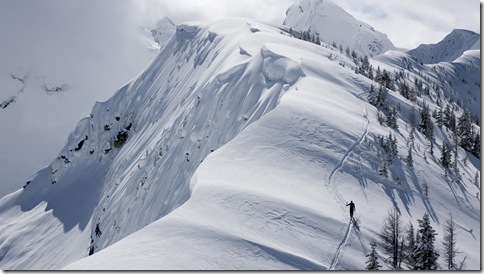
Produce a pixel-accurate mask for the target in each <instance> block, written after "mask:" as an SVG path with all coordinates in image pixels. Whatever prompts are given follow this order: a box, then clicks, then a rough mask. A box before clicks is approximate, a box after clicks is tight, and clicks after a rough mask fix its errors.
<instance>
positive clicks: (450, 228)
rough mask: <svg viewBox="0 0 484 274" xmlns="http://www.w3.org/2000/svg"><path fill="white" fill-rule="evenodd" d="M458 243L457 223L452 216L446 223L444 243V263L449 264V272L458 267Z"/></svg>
mask: <svg viewBox="0 0 484 274" xmlns="http://www.w3.org/2000/svg"><path fill="white" fill-rule="evenodd" d="M456 243H457V239H456V234H455V223H454V219H453V218H452V214H451V215H450V217H449V219H447V220H446V221H445V226H444V240H443V242H442V246H443V255H444V261H445V263H446V264H447V269H448V270H455V267H456V265H455V257H456V256H457V253H459V251H457V248H456V246H455V245H456Z"/></svg>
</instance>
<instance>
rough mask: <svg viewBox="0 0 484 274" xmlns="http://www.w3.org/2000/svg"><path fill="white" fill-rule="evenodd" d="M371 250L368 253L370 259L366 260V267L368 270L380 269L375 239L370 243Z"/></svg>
mask: <svg viewBox="0 0 484 274" xmlns="http://www.w3.org/2000/svg"><path fill="white" fill-rule="evenodd" d="M370 247H371V252H370V253H369V254H366V257H368V261H366V268H365V269H367V270H379V269H380V268H381V265H380V263H379V262H378V252H377V251H376V242H375V241H374V240H373V241H371V243H370Z"/></svg>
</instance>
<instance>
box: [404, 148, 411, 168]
mask: <svg viewBox="0 0 484 274" xmlns="http://www.w3.org/2000/svg"><path fill="white" fill-rule="evenodd" d="M405 163H406V164H407V166H409V167H413V157H412V147H409V148H408V154H407V157H405Z"/></svg>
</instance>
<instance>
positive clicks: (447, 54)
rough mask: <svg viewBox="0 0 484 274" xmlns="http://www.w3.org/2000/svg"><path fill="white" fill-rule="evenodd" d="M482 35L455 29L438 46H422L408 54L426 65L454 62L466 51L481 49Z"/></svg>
mask: <svg viewBox="0 0 484 274" xmlns="http://www.w3.org/2000/svg"><path fill="white" fill-rule="evenodd" d="M480 42H481V35H480V34H479V33H475V32H473V31H470V30H464V29H455V30H453V31H452V32H451V33H449V34H448V35H447V36H445V37H444V39H442V41H440V42H438V43H436V44H422V45H420V46H418V47H417V48H415V49H412V50H409V51H408V52H407V53H408V54H410V55H411V56H413V57H415V58H417V59H418V61H419V62H422V63H424V64H437V63H439V62H452V61H454V60H456V59H457V58H459V57H460V56H462V54H464V52H465V51H467V50H472V49H479V48H480Z"/></svg>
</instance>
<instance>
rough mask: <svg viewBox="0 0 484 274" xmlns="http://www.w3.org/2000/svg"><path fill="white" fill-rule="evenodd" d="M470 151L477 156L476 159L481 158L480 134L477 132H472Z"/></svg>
mask: <svg viewBox="0 0 484 274" xmlns="http://www.w3.org/2000/svg"><path fill="white" fill-rule="evenodd" d="M471 152H472V154H474V156H476V157H477V159H480V158H481V134H480V133H479V132H477V133H476V134H474V142H473V143H472V151H471Z"/></svg>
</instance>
